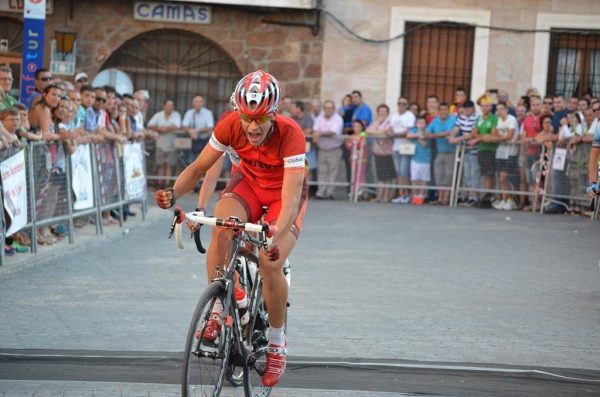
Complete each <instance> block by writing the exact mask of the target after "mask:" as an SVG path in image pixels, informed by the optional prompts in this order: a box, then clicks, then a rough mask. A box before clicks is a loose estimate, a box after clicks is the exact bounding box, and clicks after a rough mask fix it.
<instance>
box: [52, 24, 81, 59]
mask: <svg viewBox="0 0 600 397" xmlns="http://www.w3.org/2000/svg"><path fill="white" fill-rule="evenodd" d="M54 38H55V39H56V50H57V51H58V52H61V53H62V54H63V61H64V60H65V56H66V55H67V54H70V53H72V52H73V47H74V45H75V39H76V38H77V33H76V32H72V31H71V30H69V28H66V27H65V28H60V29H58V30H56V31H54Z"/></svg>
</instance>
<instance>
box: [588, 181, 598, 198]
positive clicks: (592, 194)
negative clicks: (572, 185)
mask: <svg viewBox="0 0 600 397" xmlns="http://www.w3.org/2000/svg"><path fill="white" fill-rule="evenodd" d="M599 191H600V188H599V187H598V182H594V183H592V184H591V185H590V186H588V188H587V193H588V194H589V195H590V197H591V198H594V197H596V196H597V195H598V192H599Z"/></svg>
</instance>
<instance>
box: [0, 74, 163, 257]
mask: <svg viewBox="0 0 600 397" xmlns="http://www.w3.org/2000/svg"><path fill="white" fill-rule="evenodd" d="M13 81H14V78H13V76H12V72H11V70H10V69H9V68H6V67H3V66H0V153H1V156H2V159H0V160H4V159H5V158H6V157H8V156H9V155H10V154H11V153H13V152H14V149H19V148H20V147H23V146H25V144H26V143H27V142H45V143H46V145H44V146H43V148H44V150H42V151H40V152H39V153H37V154H38V155H40V156H41V154H43V155H44V156H43V157H44V158H43V159H42V158H40V159H37V160H38V161H37V162H36V163H35V166H34V168H35V169H34V170H32V172H33V175H34V176H35V178H34V179H35V190H36V198H37V199H38V200H37V202H36V212H37V213H36V218H37V219H38V220H44V219H50V218H52V217H53V216H55V215H56V209H57V202H58V200H59V197H61V195H62V196H64V197H66V184H65V178H64V175H65V172H66V158H67V157H66V155H67V154H73V153H74V152H75V150H76V149H77V146H78V145H81V144H86V143H108V144H112V145H121V144H123V143H125V142H126V141H128V140H130V141H141V140H156V139H157V138H158V132H157V131H153V130H150V129H146V128H144V120H143V118H144V116H143V112H144V110H145V109H146V108H147V106H148V100H149V95H148V92H147V91H144V90H139V91H136V92H135V93H133V95H129V94H124V95H121V94H119V93H117V92H116V90H115V88H114V87H111V86H103V87H92V86H91V85H89V83H90V81H89V79H88V76H87V75H86V74H85V73H79V74H77V75H76V76H75V81H74V82H71V81H68V80H63V79H61V78H58V77H53V76H52V74H51V73H50V71H49V70H47V69H39V70H37V71H36V72H35V81H34V82H35V89H34V91H33V92H32V93H31V94H30V95H29V96H27V97H26V98H22V99H21V101H20V102H19V101H17V100H16V99H15V98H14V97H12V96H11V95H10V90H11V88H12V83H13ZM107 146H108V145H107ZM11 149H13V150H11ZM40 153H41V154H40ZM112 153H113V151H112V150H105V151H103V152H102V154H101V155H102V156H103V159H104V160H107V158H108V160H109V161H112V155H113V154H112ZM61 189H62V191H61ZM134 215H135V213H133V212H132V211H130V210H129V209H128V208H126V210H124V214H123V217H124V218H126V217H127V216H134ZM116 216H117V215H116V214H115V213H114V211H112V212H111V211H106V212H104V213H103V214H102V222H103V223H104V224H105V225H111V224H116V223H117V221H116V219H115V217H116ZM91 220H92V219H90V218H89V217H82V218H79V219H76V220H75V225H76V226H80V227H81V226H84V225H85V224H87V223H88V222H90V221H91ZM92 221H93V220H92ZM66 233H67V230H66V228H65V226H64V225H62V224H60V223H58V224H56V225H52V226H48V227H40V228H38V229H37V233H36V234H37V243H38V244H41V245H51V244H54V243H56V242H57V241H58V240H59V239H62V238H64V237H65V234H66ZM6 243H7V244H6V245H5V254H7V255H12V254H14V253H15V251H16V252H27V251H28V246H29V245H30V244H31V236H30V234H28V233H26V232H23V231H21V232H18V233H15V234H13V235H12V236H9V237H8V238H7V241H6Z"/></svg>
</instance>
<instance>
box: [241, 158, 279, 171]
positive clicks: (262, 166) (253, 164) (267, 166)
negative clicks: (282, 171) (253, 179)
mask: <svg viewBox="0 0 600 397" xmlns="http://www.w3.org/2000/svg"><path fill="white" fill-rule="evenodd" d="M242 161H243V162H244V163H246V164H248V165H249V166H250V167H254V168H260V169H263V170H276V169H278V168H281V164H279V165H273V164H266V163H263V162H262V161H258V160H252V159H242Z"/></svg>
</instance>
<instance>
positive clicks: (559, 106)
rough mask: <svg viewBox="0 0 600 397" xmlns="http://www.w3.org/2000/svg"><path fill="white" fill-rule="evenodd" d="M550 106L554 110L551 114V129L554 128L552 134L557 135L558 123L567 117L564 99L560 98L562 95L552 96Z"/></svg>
mask: <svg viewBox="0 0 600 397" xmlns="http://www.w3.org/2000/svg"><path fill="white" fill-rule="evenodd" d="M552 106H553V109H554V113H553V114H552V127H554V133H555V134H558V129H559V128H560V121H561V120H562V119H564V118H566V117H567V109H566V108H565V99H564V97H563V96H562V94H557V95H554V98H552ZM576 107H577V106H576Z"/></svg>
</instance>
